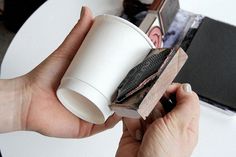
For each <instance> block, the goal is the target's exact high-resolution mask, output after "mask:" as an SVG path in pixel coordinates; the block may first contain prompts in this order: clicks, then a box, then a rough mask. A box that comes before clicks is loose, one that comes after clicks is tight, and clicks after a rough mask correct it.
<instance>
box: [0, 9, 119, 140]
mask: <svg viewBox="0 0 236 157" xmlns="http://www.w3.org/2000/svg"><path fill="white" fill-rule="evenodd" d="M92 23H93V18H92V15H91V12H90V10H89V9H88V8H86V7H83V9H82V11H81V17H80V20H79V21H78V23H77V24H76V25H75V26H74V28H73V29H72V31H71V32H70V34H69V35H68V36H67V37H66V39H65V40H64V42H63V43H62V44H61V45H60V46H59V47H58V48H57V49H56V50H55V51H54V52H53V53H52V54H51V55H50V56H49V57H48V58H46V59H45V60H44V61H43V62H42V63H41V64H40V65H38V66H37V67H36V68H35V69H33V70H32V71H31V72H30V73H28V74H26V75H24V76H22V77H19V78H16V79H13V80H12V82H16V80H20V81H18V82H20V84H21V85H22V86H24V92H18V93H20V94H19V95H17V96H16V97H20V98H22V101H21V103H20V104H19V102H18V101H17V100H16V101H15V108H13V109H14V110H16V109H18V108H20V110H19V111H17V113H18V112H19V114H17V115H18V116H16V117H14V118H13V119H12V121H15V123H17V124H18V127H15V126H14V125H13V126H12V128H8V129H5V130H3V131H2V132H4V131H5V132H6V131H16V130H31V131H37V132H39V133H41V134H44V135H47V136H54V137H65V138H78V137H87V136H90V135H93V134H95V133H98V132H100V131H103V130H105V129H109V128H112V127H113V126H114V125H115V124H116V123H117V122H119V120H120V119H121V118H120V117H118V116H117V115H113V116H111V117H110V118H109V119H108V120H107V121H106V123H105V124H102V125H94V124H91V123H88V122H85V121H84V120H81V119H79V118H78V117H76V116H75V115H73V114H72V113H71V112H70V111H68V110H67V109H66V108H65V107H64V106H63V105H62V104H61V103H60V102H59V100H58V99H57V96H56V90H57V88H58V86H59V84H60V80H61V78H62V77H63V75H64V73H65V71H66V69H67V68H68V66H69V65H70V63H71V61H72V59H73V57H74V55H75V54H76V52H77V51H78V49H79V47H80V45H81V44H82V42H83V40H84V38H85V36H86V34H87V33H88V31H89V29H90V27H91V25H92ZM1 81H3V80H1ZM5 81H9V80H5ZM12 82H11V83H12ZM14 84H15V83H14ZM3 86H4V85H3ZM12 92H14V93H17V92H16V89H12ZM13 95H14V94H13ZM0 105H1V103H0ZM18 106H20V107H18Z"/></svg>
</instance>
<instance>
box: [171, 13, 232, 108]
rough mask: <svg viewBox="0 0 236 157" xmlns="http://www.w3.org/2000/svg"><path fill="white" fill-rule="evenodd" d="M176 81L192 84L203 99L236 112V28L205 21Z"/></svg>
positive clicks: (221, 23) (189, 48) (195, 37)
mask: <svg viewBox="0 0 236 157" xmlns="http://www.w3.org/2000/svg"><path fill="white" fill-rule="evenodd" d="M187 54H188V56H189V58H188V60H187V62H186V64H185V65H184V67H183V68H182V70H181V71H180V73H179V74H178V75H177V77H176V79H175V81H176V82H182V83H184V82H189V83H190V84H191V85H192V87H193V90H194V91H195V92H196V93H197V94H198V95H199V96H200V98H201V99H203V100H204V101H207V102H208V103H211V104H213V105H216V106H218V107H221V108H223V109H230V110H233V111H236V83H235V81H236V27H234V26H232V25H229V24H226V23H223V22H220V21H216V20H213V19H210V18H207V17H206V18H204V19H203V21H202V23H201V25H200V27H199V29H198V30H197V32H196V34H195V36H194V38H193V40H192V42H191V44H190V46H189V47H188V49H187Z"/></svg>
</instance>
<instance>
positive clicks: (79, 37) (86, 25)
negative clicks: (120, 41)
mask: <svg viewBox="0 0 236 157" xmlns="http://www.w3.org/2000/svg"><path fill="white" fill-rule="evenodd" d="M92 23H93V19H92V15H91V12H90V10H89V9H88V8H87V7H83V9H82V11H81V18H80V20H79V21H78V23H77V24H76V25H75V26H74V28H73V29H72V31H71V32H70V33H69V35H68V36H67V37H66V39H65V40H64V42H63V43H62V44H61V45H60V46H59V47H58V48H57V50H55V51H54V52H53V53H52V54H51V55H50V56H49V57H48V58H46V59H45V60H44V61H43V62H42V63H41V64H40V65H38V66H37V67H36V68H35V69H34V70H33V71H32V72H31V73H30V74H29V78H31V79H32V78H33V79H34V80H35V79H36V80H38V82H39V84H42V85H43V86H46V87H52V88H53V89H56V88H57V87H58V85H59V82H60V80H61V78H62V76H63V75H64V73H65V71H66V69H67V68H68V66H69V65H70V63H71V61H72V59H73V57H74V55H75V54H76V52H77V51H78V49H79V47H80V45H81V44H82V42H83V40H84V38H85V36H86V35H87V33H88V31H89V30H90V27H91V25H92ZM55 76H56V77H55Z"/></svg>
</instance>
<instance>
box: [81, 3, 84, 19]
mask: <svg viewBox="0 0 236 157" xmlns="http://www.w3.org/2000/svg"><path fill="white" fill-rule="evenodd" d="M84 13H85V7H84V6H83V7H82V8H81V11H80V18H81V17H83V16H84Z"/></svg>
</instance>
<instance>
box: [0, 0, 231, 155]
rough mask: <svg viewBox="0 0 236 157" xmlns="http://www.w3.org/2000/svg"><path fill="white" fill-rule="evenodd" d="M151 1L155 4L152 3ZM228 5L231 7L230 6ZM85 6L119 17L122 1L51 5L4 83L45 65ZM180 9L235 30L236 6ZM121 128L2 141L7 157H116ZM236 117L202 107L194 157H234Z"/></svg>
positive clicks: (26, 34) (185, 1)
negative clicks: (84, 135) (67, 136)
mask: <svg viewBox="0 0 236 157" xmlns="http://www.w3.org/2000/svg"><path fill="white" fill-rule="evenodd" d="M149 1H150V0H149ZM226 2H227V3H226ZM84 4H86V5H87V6H89V7H90V8H91V9H92V11H93V13H94V15H98V14H102V13H110V14H116V13H118V12H120V10H121V4H122V1H121V0H86V1H82V0H80V1H79V0H49V1H47V2H46V3H45V4H44V5H43V6H41V7H40V8H39V9H38V10H37V11H36V12H35V13H34V14H33V15H32V16H31V17H30V18H29V19H28V20H27V22H26V23H25V24H24V25H23V27H22V28H21V29H20V31H19V32H18V33H17V35H16V36H15V38H14V40H13V41H12V43H11V45H10V47H9V49H8V51H7V53H6V56H5V58H4V61H3V63H2V69H1V72H2V73H1V78H12V77H15V76H19V75H22V74H25V73H27V72H28V71H30V70H31V69H33V68H34V67H35V66H36V65H38V64H39V63H40V62H41V61H42V60H43V59H45V58H46V57H47V56H48V55H49V54H50V53H51V52H52V51H53V50H54V49H55V48H56V47H57V46H58V45H59V44H60V43H61V42H62V41H63V39H64V38H65V36H66V35H67V34H68V32H69V31H70V30H71V28H72V27H73V25H74V24H75V22H76V21H77V20H78V17H79V13H80V8H81V6H82V5H84ZM180 4H181V8H182V9H185V10H189V11H192V12H195V13H200V14H203V15H207V16H209V17H212V18H215V19H218V20H221V21H225V22H227V23H231V24H234V25H236V15H235V11H234V9H235V6H236V1H234V0H227V1H223V0H207V1H205V0H180ZM121 128H122V126H121V124H120V123H119V124H118V125H117V126H116V127H115V128H113V129H112V130H108V131H105V132H103V133H101V134H98V135H95V136H93V137H90V138H86V139H79V140H78V139H58V138H49V137H45V136H42V135H39V134H37V133H33V132H16V133H9V134H2V135H0V149H1V151H2V154H3V156H4V157H15V156H24V157H31V156H34V157H42V156H57V157H64V156H68V157H75V156H89V157H90V156H103V157H111V156H114V154H115V151H116V149H117V145H118V142H119V138H120V136H121ZM235 146H236V117H232V116H228V115H225V114H223V113H221V112H219V111H216V110H215V109H212V108H210V107H208V105H207V104H205V103H204V102H201V119H200V135H199V143H198V146H197V148H196V149H195V151H194V153H193V155H192V156H193V157H212V156H214V157H223V156H225V157H235V156H236V155H235V154H236V149H235Z"/></svg>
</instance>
